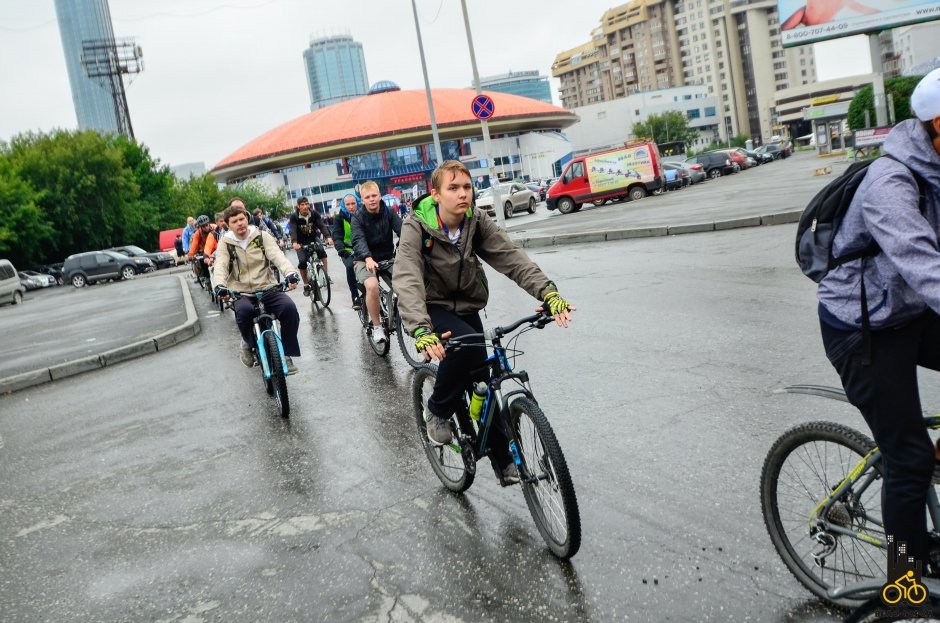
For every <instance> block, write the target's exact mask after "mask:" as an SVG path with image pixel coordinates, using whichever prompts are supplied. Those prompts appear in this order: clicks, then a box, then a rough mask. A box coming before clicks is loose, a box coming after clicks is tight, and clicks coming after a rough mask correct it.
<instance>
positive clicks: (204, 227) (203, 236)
mask: <svg viewBox="0 0 940 623" xmlns="http://www.w3.org/2000/svg"><path fill="white" fill-rule="evenodd" d="M195 226H196V231H195V233H194V234H193V237H192V238H191V239H190V241H189V253H188V255H189V259H190V260H193V261H194V263H193V273H194V274H195V275H196V279H197V280H198V279H199V278H201V277H206V278H207V279H208V277H209V269H208V267H207V266H206V259H205V256H203V258H202V259H201V260H198V261H196V260H195V257H196V254H197V253H200V254H202V253H203V250H204V249H205V247H206V242H207V241H208V240H209V237H210V236H211V231H212V226H211V224H210V221H209V217H208V216H206V215H205V214H200V215H199V218H197V219H196V223H195Z"/></svg>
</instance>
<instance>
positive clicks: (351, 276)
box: [342, 255, 359, 303]
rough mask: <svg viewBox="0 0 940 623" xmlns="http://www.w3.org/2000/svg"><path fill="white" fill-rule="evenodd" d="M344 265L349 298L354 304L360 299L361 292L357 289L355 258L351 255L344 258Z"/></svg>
mask: <svg viewBox="0 0 940 623" xmlns="http://www.w3.org/2000/svg"><path fill="white" fill-rule="evenodd" d="M342 259H343V265H344V266H345V267H346V285H348V286H349V296H351V297H352V300H353V303H355V302H356V299H357V298H359V290H358V289H357V288H356V271H355V269H353V257H352V256H351V255H349V256H347V257H344V258H342Z"/></svg>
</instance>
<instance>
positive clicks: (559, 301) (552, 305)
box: [542, 284, 569, 316]
mask: <svg viewBox="0 0 940 623" xmlns="http://www.w3.org/2000/svg"><path fill="white" fill-rule="evenodd" d="M550 285H551V288H550V289H549V291H548V292H546V293H545V296H543V297H542V300H543V301H544V302H545V309H546V310H548V313H549V315H551V316H557V315H558V314H560V313H562V312H564V311H567V310H568V307H569V306H568V301H566V300H565V299H563V298H561V295H560V294H558V291H557V290H555V287H554V286H555V284H550Z"/></svg>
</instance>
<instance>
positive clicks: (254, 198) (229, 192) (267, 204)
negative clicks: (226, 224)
mask: <svg viewBox="0 0 940 623" xmlns="http://www.w3.org/2000/svg"><path fill="white" fill-rule="evenodd" d="M235 197H238V198H240V199H241V200H242V201H244V202H245V207H246V208H248V211H249V212H254V210H255V208H261V209H262V210H264V213H265V214H269V215H271V216H272V217H273V218H280V217H281V216H283V215H284V214H286V213H287V212H289V211H290V208H289V207H287V203H286V201H287V193H285V192H284V189H283V188H279V189H278V190H277V191H271V190H270V189H269V188H267V187H266V186H263V185H262V184H260V183H258V182H256V181H254V180H248V181H246V182H243V183H241V184H239V185H238V186H226V187H225V188H223V189H222V199H223V203H225V204H228V202H229V201H231V200H232V199H233V198H235Z"/></svg>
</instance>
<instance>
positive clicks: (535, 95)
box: [480, 71, 552, 104]
mask: <svg viewBox="0 0 940 623" xmlns="http://www.w3.org/2000/svg"><path fill="white" fill-rule="evenodd" d="M480 88H481V89H484V90H486V91H498V92H500V93H511V94H512V95H521V96H522V97H530V98H532V99H534V100H541V101H543V102H548V103H549V104H551V103H552V88H551V86H550V85H549V84H548V78H547V77H545V76H540V75H539V72H538V71H510V72H509V73H508V74H503V75H501V76H490V77H488V78H480Z"/></svg>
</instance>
